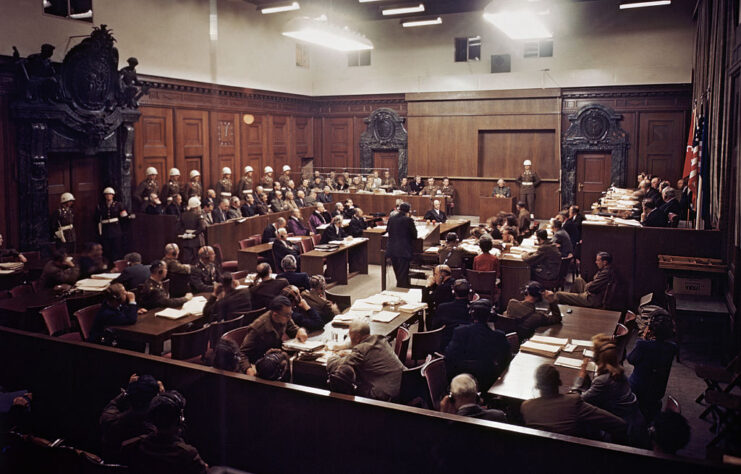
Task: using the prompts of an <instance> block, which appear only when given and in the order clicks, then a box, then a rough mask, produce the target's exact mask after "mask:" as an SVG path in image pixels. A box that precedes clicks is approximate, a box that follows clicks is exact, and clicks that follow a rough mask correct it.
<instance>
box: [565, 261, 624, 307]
mask: <svg viewBox="0 0 741 474" xmlns="http://www.w3.org/2000/svg"><path fill="white" fill-rule="evenodd" d="M594 263H595V264H596V265H597V273H595V275H594V278H592V281H590V282H589V283H586V282H585V281H584V279H583V278H581V277H576V279H574V283H572V284H571V291H570V292H566V291H559V292H558V293H556V299H557V300H558V303H559V304H570V305H573V306H586V307H588V308H601V307H603V306H604V305H605V304H606V303H608V302H607V301H605V297H606V296H607V289H608V287H609V286H610V285H611V284H614V282H615V275H614V272H613V270H612V255H610V254H609V253H607V252H599V253H598V254H597V257H596V258H595V260H594Z"/></svg>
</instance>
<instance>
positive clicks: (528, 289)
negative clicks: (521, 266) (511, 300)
mask: <svg viewBox="0 0 741 474" xmlns="http://www.w3.org/2000/svg"><path fill="white" fill-rule="evenodd" d="M543 291H545V288H543V285H541V284H540V283H538V282H537V281H530V282H528V283H527V284H526V285H525V286H524V287H522V296H528V295H530V296H532V297H533V298H537V299H538V300H540V299H542V298H543Z"/></svg>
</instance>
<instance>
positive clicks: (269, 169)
mask: <svg viewBox="0 0 741 474" xmlns="http://www.w3.org/2000/svg"><path fill="white" fill-rule="evenodd" d="M265 172H266V173H272V172H273V168H271V167H270V166H266V167H265Z"/></svg>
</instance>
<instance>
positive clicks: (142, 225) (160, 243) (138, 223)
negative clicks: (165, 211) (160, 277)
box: [131, 212, 178, 265]
mask: <svg viewBox="0 0 741 474" xmlns="http://www.w3.org/2000/svg"><path fill="white" fill-rule="evenodd" d="M177 227H178V226H177V217H175V216H170V215H160V216H153V215H149V214H144V213H143V212H141V213H137V214H136V219H134V220H133V221H132V222H131V230H132V237H133V238H132V240H133V245H132V246H131V249H132V251H134V252H139V253H140V254H141V255H142V262H143V263H144V264H145V265H146V264H148V263H150V262H152V261H153V260H157V259H158V258H162V256H163V255H164V254H165V245H166V244H167V243H168V242H177V233H178V232H177Z"/></svg>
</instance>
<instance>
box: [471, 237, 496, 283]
mask: <svg viewBox="0 0 741 474" xmlns="http://www.w3.org/2000/svg"><path fill="white" fill-rule="evenodd" d="M479 247H481V255H477V256H476V257H475V258H474V259H473V269H474V270H476V271H479V272H497V273H499V258H498V257H497V254H498V253H499V252H497V253H496V254H493V253H491V250H492V248H493V247H494V241H493V240H492V238H491V236H490V235H488V234H484V235H482V236H481V238H480V239H479Z"/></svg>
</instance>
